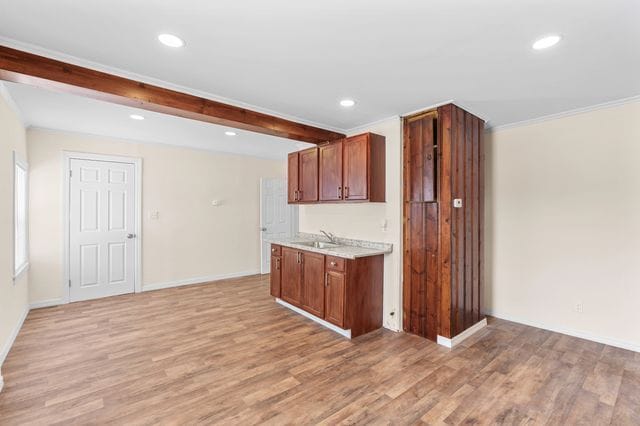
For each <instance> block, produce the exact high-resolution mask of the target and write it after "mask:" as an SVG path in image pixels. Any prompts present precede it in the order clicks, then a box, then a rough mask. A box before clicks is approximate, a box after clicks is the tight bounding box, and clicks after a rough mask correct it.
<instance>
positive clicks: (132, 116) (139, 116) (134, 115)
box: [129, 114, 144, 120]
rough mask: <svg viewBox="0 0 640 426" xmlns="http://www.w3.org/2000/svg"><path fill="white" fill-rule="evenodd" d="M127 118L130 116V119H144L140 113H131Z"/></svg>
mask: <svg viewBox="0 0 640 426" xmlns="http://www.w3.org/2000/svg"><path fill="white" fill-rule="evenodd" d="M129 118H131V119H132V120H144V117H143V116H141V115H140V114H131V115H130V116H129Z"/></svg>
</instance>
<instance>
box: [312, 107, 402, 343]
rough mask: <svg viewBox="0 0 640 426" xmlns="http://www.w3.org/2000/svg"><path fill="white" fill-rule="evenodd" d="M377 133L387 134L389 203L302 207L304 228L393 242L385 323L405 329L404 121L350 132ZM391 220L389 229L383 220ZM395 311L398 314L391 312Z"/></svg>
mask: <svg viewBox="0 0 640 426" xmlns="http://www.w3.org/2000/svg"><path fill="white" fill-rule="evenodd" d="M364 132H372V133H377V134H379V135H382V136H385V137H386V196H387V202H386V203H348V204H317V205H307V206H300V231H301V232H311V233H315V234H317V233H318V230H319V229H324V230H325V231H329V232H333V233H335V234H337V235H338V236H339V237H345V238H353V239H360V240H369V241H380V242H387V243H392V244H393V253H391V254H389V255H386V256H385V262H384V303H383V311H384V326H385V327H386V328H390V329H392V330H399V329H401V328H402V322H401V314H402V312H401V310H400V306H401V294H402V281H401V278H400V274H401V269H402V247H401V245H400V243H401V239H402V204H401V202H402V122H401V120H400V118H393V119H389V120H385V121H382V122H379V123H374V124H371V125H370V126H367V127H366V128H360V129H358V130H355V131H352V132H350V134H359V133H364ZM383 220H387V226H388V227H387V230H386V231H385V230H383V229H382V228H381V222H382V221H383ZM391 312H394V315H393V316H392V315H390V314H391Z"/></svg>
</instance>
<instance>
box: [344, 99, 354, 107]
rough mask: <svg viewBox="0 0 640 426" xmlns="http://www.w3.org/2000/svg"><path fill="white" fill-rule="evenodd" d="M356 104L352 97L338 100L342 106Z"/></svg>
mask: <svg viewBox="0 0 640 426" xmlns="http://www.w3.org/2000/svg"><path fill="white" fill-rule="evenodd" d="M355 104H356V101H354V100H353V99H343V100H341V101H340V106H341V107H344V108H351V107H352V106H354V105H355Z"/></svg>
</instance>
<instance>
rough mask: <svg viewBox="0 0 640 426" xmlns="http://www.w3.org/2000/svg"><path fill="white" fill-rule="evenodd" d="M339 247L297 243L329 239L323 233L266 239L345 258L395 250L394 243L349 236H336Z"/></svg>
mask: <svg viewBox="0 0 640 426" xmlns="http://www.w3.org/2000/svg"><path fill="white" fill-rule="evenodd" d="M336 240H337V242H338V244H341V245H340V246H339V247H327V248H317V247H309V246H307V245H304V244H296V242H301V241H325V242H326V241H327V238H326V237H325V236H323V235H316V234H307V233H303V232H300V233H299V234H298V235H296V236H294V237H288V238H277V237H276V238H266V239H265V241H266V242H269V243H271V244H278V245H281V246H285V247H292V248H296V249H298V250H306V251H311V252H314V253H320V254H326V255H328V256H336V257H343V258H345V259H357V258H359V257H367V256H376V255H379V254H387V253H391V252H392V251H393V244H390V243H377V242H372V241H364V240H351V239H348V238H336Z"/></svg>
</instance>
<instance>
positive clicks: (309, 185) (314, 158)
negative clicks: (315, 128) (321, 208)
mask: <svg viewBox="0 0 640 426" xmlns="http://www.w3.org/2000/svg"><path fill="white" fill-rule="evenodd" d="M298 155H299V158H300V159H299V166H300V167H299V171H300V175H299V179H298V181H299V182H300V183H299V185H298V201H305V202H308V201H318V148H311V149H307V150H304V151H301V152H299V153H298Z"/></svg>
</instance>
